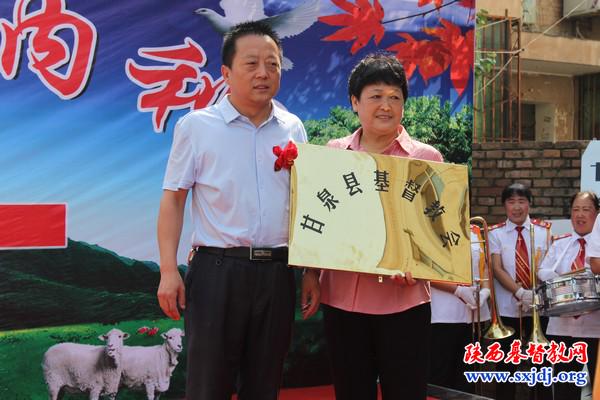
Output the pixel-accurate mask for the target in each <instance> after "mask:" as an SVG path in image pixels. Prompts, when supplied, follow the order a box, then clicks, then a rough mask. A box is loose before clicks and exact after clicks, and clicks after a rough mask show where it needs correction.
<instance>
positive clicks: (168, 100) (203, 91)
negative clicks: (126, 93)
mask: <svg viewBox="0 0 600 400" xmlns="http://www.w3.org/2000/svg"><path fill="white" fill-rule="evenodd" d="M138 54H139V55H140V56H141V57H144V58H147V59H149V60H154V61H160V62H166V63H171V65H170V66H152V67H147V66H142V65H139V64H137V63H136V62H135V61H133V60H132V59H128V60H127V62H126V65H125V71H126V73H127V76H128V77H129V79H130V80H131V81H132V82H134V83H135V84H137V85H139V86H141V87H143V88H145V89H146V90H144V91H142V93H140V95H139V96H138V104H137V107H138V110H139V111H146V112H147V111H152V116H153V120H152V122H153V126H154V131H155V132H157V133H158V132H163V131H164V129H165V123H166V121H167V118H168V117H169V114H170V113H171V112H172V111H174V110H181V109H185V108H190V109H192V110H197V109H200V108H204V107H206V106H209V105H211V104H214V103H216V102H217V101H218V100H219V99H220V98H221V97H222V96H223V95H225V94H226V92H227V90H226V89H227V85H226V83H225V80H224V79H223V77H219V78H218V79H216V80H215V79H213V77H212V76H211V75H210V74H209V73H207V72H204V71H201V70H200V69H201V68H202V67H204V65H206V61H207V57H206V53H205V52H204V49H203V48H202V46H200V45H199V44H198V43H196V42H194V41H193V40H192V39H190V38H189V37H187V38H185V44H183V45H177V46H167V47H155V48H141V49H139V50H138ZM190 84H196V86H195V87H194V88H193V89H192V90H190V91H188V90H187V89H188V85H190Z"/></svg>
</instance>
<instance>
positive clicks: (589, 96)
mask: <svg viewBox="0 0 600 400" xmlns="http://www.w3.org/2000/svg"><path fill="white" fill-rule="evenodd" d="M576 79H577V87H578V89H579V113H578V114H579V115H578V121H577V122H578V126H579V134H578V139H580V140H591V139H600V74H592V75H582V76H578V77H577V78H576Z"/></svg>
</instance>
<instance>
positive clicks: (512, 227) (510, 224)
mask: <svg viewBox="0 0 600 400" xmlns="http://www.w3.org/2000/svg"><path fill="white" fill-rule="evenodd" d="M530 225H531V220H530V219H529V215H528V216H527V218H526V219H525V222H523V225H520V226H522V227H523V228H525V229H526V230H529V226H530ZM517 226H519V225H517V224H515V223H514V222H512V221H511V220H510V219H508V218H507V219H506V227H507V228H508V230H509V231H510V230H516V229H517Z"/></svg>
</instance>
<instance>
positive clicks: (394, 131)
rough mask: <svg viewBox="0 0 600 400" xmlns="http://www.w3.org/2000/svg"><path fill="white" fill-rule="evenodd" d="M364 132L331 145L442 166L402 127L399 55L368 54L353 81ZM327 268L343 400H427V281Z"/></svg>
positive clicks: (326, 307) (329, 327) (403, 85)
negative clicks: (380, 279)
mask: <svg viewBox="0 0 600 400" xmlns="http://www.w3.org/2000/svg"><path fill="white" fill-rule="evenodd" d="M348 92H349V96H350V102H351V103H352V109H353V110H354V111H355V112H356V113H357V114H358V118H359V120H360V123H361V127H360V128H359V129H358V130H357V131H356V132H354V133H353V134H352V135H350V136H347V137H344V138H341V139H336V140H332V141H330V142H329V143H328V146H329V147H334V148H340V149H347V150H352V151H367V152H370V153H379V154H386V155H394V156H399V157H408V158H418V159H423V160H431V161H442V155H441V154H440V152H439V151H437V150H436V149H435V148H433V147H431V146H429V145H427V144H424V143H421V142H418V141H416V140H414V139H412V138H411V137H410V136H409V134H408V132H407V131H406V129H404V127H403V126H402V125H401V124H400V121H401V120H402V114H403V111H404V102H405V101H406V99H407V97H408V83H407V80H406V75H405V73H404V68H403V67H402V65H401V64H400V62H398V60H396V58H394V57H392V56H388V55H383V54H375V55H369V56H367V57H365V58H364V59H362V60H361V61H360V62H359V63H358V64H357V65H356V66H355V67H354V69H353V70H352V73H351V74H350V78H349V80H348ZM406 275H407V276H406V277H400V276H394V277H392V278H384V280H383V281H382V282H379V279H378V276H376V275H370V274H360V273H354V272H345V271H332V270H325V271H323V273H322V275H321V292H322V293H321V296H322V297H321V304H323V313H324V322H325V334H326V337H327V344H328V349H329V354H330V360H331V366H332V373H333V380H334V386H335V394H336V399H337V400H352V399H356V400H371V399H376V398H377V380H378V379H379V382H380V384H381V391H382V395H383V399H384V400H389V399H404V400H412V399H415V400H416V399H425V398H426V391H427V376H428V362H429V350H428V348H429V335H430V318H431V308H430V304H429V303H430V299H431V297H430V290H429V282H427V281H422V280H414V279H413V278H412V276H411V275H410V273H407V274H406Z"/></svg>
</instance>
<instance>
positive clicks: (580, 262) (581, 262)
mask: <svg viewBox="0 0 600 400" xmlns="http://www.w3.org/2000/svg"><path fill="white" fill-rule="evenodd" d="M577 241H578V242H579V252H578V253H577V257H575V260H574V261H573V264H571V271H577V270H579V269H583V268H584V267H585V239H584V238H579V239H577Z"/></svg>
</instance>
